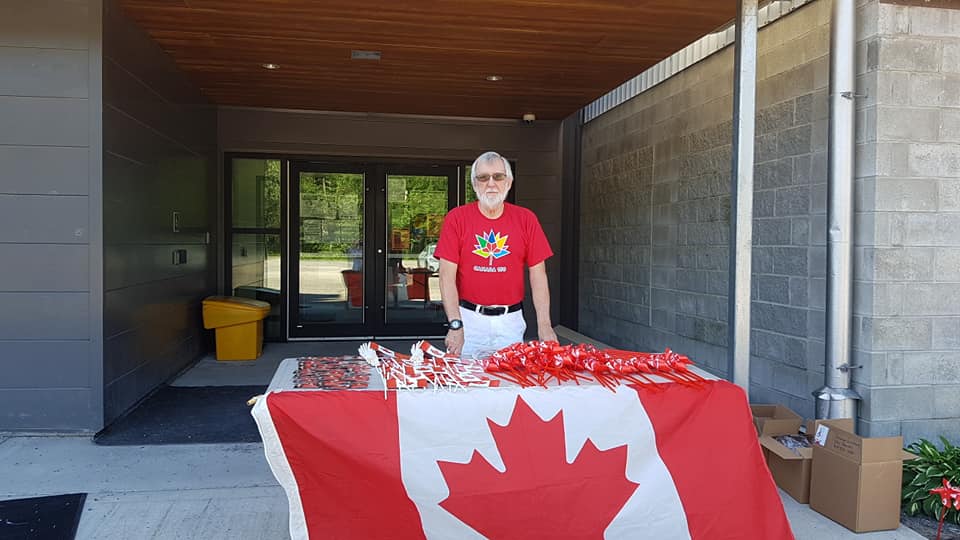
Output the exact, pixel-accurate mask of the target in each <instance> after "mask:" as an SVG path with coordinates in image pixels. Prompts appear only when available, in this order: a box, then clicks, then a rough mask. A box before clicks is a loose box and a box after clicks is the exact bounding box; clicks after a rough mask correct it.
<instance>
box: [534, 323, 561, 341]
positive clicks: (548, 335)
mask: <svg viewBox="0 0 960 540" xmlns="http://www.w3.org/2000/svg"><path fill="white" fill-rule="evenodd" d="M537 336H538V337H539V338H540V341H558V340H557V333H556V332H554V331H553V327H552V326H550V325H548V324H547V325H538V326H537Z"/></svg>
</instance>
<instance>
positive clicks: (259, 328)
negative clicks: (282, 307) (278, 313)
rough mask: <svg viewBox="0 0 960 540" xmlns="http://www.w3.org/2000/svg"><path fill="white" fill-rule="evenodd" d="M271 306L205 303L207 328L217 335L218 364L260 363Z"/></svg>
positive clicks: (215, 299)
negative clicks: (265, 325)
mask: <svg viewBox="0 0 960 540" xmlns="http://www.w3.org/2000/svg"><path fill="white" fill-rule="evenodd" d="M268 313H270V304H268V303H267V302H261V301H259V300H253V299H250V298H238V297H235V296H211V297H209V298H207V299H205V300H204V301H203V327H204V328H206V329H207V330H210V329H215V330H216V331H217V360H256V359H257V358H258V357H259V356H260V352H261V351H262V350H263V319H264V318H266V316H267V314H268Z"/></svg>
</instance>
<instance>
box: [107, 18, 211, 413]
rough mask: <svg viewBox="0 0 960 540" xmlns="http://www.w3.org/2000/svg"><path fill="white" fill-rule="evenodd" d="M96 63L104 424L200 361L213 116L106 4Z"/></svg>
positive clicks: (152, 46)
mask: <svg viewBox="0 0 960 540" xmlns="http://www.w3.org/2000/svg"><path fill="white" fill-rule="evenodd" d="M104 59H105V60H104V61H105V65H104V76H103V78H104V109H103V122H104V138H103V143H104V162H103V167H104V172H103V204H104V210H103V219H104V228H103V231H104V274H103V276H104V288H105V290H106V293H105V294H104V319H103V334H104V337H105V343H104V365H103V383H104V413H105V415H106V420H107V421H108V422H109V421H111V420H112V419H114V418H116V417H117V416H118V415H120V414H122V413H123V412H125V411H126V410H127V409H129V408H130V407H131V406H133V405H135V404H136V403H137V402H138V401H140V399H142V398H143V397H144V396H146V395H147V394H148V393H149V392H150V391H151V390H153V389H154V388H156V387H157V386H158V385H160V384H162V383H163V382H164V381H166V380H167V379H169V378H170V377H171V376H172V375H174V374H176V373H177V372H179V371H180V370H181V369H183V367H185V366H186V365H188V364H189V363H190V362H192V361H194V360H195V359H196V358H197V356H198V355H199V354H201V353H202V352H203V350H202V347H201V346H200V345H202V344H203V343H205V340H204V339H203V332H204V331H203V328H202V325H201V321H200V300H201V299H202V298H203V297H204V296H206V295H208V294H212V293H213V292H214V290H215V289H216V284H215V273H214V272H213V270H212V268H211V265H212V264H213V258H212V257H211V256H210V254H211V253H214V248H213V247H212V246H210V245H207V243H206V242H207V241H206V235H205V233H206V232H207V231H211V230H212V228H211V227H212V225H213V223H214V219H215V218H214V213H213V212H211V211H210V208H211V205H212V203H213V201H211V199H210V193H211V191H215V188H214V186H215V185H216V177H215V172H216V164H215V162H214V159H215V155H216V154H215V152H216V116H215V113H214V111H213V109H212V108H210V107H209V106H208V104H207V103H206V102H205V100H203V99H202V97H201V94H200V93H199V91H198V90H197V89H196V88H195V87H193V86H192V85H191V84H190V82H189V81H188V80H187V79H186V78H185V77H184V76H183V74H182V73H180V72H179V71H178V70H177V69H176V67H175V65H174V63H173V62H172V61H171V59H170V58H169V57H167V55H166V54H165V53H163V52H162V51H161V50H160V48H159V47H158V46H157V44H156V43H155V42H153V41H152V40H151V39H150V38H149V37H148V36H147V35H146V34H145V33H144V32H143V31H142V30H141V29H140V28H139V27H137V26H136V25H135V24H133V23H132V22H131V21H129V20H128V19H127V18H126V17H125V16H124V15H123V13H122V11H121V10H120V9H119V8H117V7H116V6H115V3H114V2H112V1H111V2H108V3H107V5H106V12H105V26H104ZM174 212H178V213H179V215H180V230H179V232H177V231H174V229H173V213H174ZM176 249H184V250H186V251H187V263H186V264H183V265H174V264H173V262H172V253H173V251H174V250H176ZM186 343H189V344H190V345H189V346H185V345H184V344H186Z"/></svg>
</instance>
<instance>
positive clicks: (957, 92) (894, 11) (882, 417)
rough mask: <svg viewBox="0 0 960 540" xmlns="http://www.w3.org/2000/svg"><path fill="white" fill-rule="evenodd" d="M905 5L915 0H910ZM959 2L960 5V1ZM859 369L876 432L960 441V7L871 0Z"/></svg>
mask: <svg viewBox="0 0 960 540" xmlns="http://www.w3.org/2000/svg"><path fill="white" fill-rule="evenodd" d="M904 4H906V3H904ZM958 7H960V6H958ZM871 9H874V10H875V18H874V19H873V21H872V23H873V28H870V30H873V31H874V35H873V36H872V37H871V38H870V40H869V41H868V43H867V46H866V57H867V61H866V70H867V72H866V73H865V75H864V76H863V77H864V80H865V81H866V82H867V84H863V85H862V87H861V89H860V90H859V91H860V92H861V93H865V94H867V97H866V98H865V99H863V100H862V101H861V105H862V106H861V107H860V109H861V111H860V116H859V118H858V120H859V121H860V124H861V125H860V129H859V130H858V143H859V144H861V145H862V150H861V151H860V152H858V153H859V154H861V156H860V157H861V159H860V160H859V161H858V163H859V165H860V166H859V169H858V170H859V171H860V175H859V176H860V177H859V178H858V180H857V182H858V183H857V190H858V197H857V214H856V218H857V228H858V234H857V243H856V244H857V245H856V261H857V264H856V274H855V280H856V288H855V293H856V296H855V298H856V301H855V306H856V318H855V321H854V322H855V329H856V331H855V334H854V347H855V361H856V363H858V364H861V365H863V366H864V367H863V368H862V369H859V370H857V371H855V372H854V382H855V387H856V389H857V390H858V391H859V392H860V394H861V395H862V396H863V397H864V402H863V405H862V407H861V410H860V417H861V418H860V426H861V429H863V430H864V431H865V432H866V433H869V434H871V435H896V434H902V435H903V437H904V439H905V440H907V441H913V440H916V439H917V438H919V437H925V438H928V439H934V440H936V437H937V436H938V435H941V434H943V435H947V436H948V437H950V438H952V439H953V440H955V441H956V440H960V418H958V416H960V397H958V396H960V234H958V232H960V198H958V194H960V9H956V8H954V9H945V8H931V7H922V6H909V5H898V4H897V3H879V4H873V5H872V8H871Z"/></svg>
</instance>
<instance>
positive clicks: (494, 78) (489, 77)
mask: <svg viewBox="0 0 960 540" xmlns="http://www.w3.org/2000/svg"><path fill="white" fill-rule="evenodd" d="M487 80H488V81H502V80H503V77H501V76H499V75H487Z"/></svg>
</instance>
